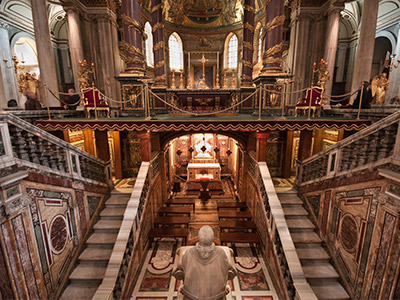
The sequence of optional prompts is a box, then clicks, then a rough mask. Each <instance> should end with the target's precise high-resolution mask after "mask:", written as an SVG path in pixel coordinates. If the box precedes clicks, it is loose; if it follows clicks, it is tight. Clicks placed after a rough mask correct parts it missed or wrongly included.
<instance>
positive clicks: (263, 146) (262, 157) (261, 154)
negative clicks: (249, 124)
mask: <svg viewBox="0 0 400 300" xmlns="http://www.w3.org/2000/svg"><path fill="white" fill-rule="evenodd" d="M268 138H269V132H258V133H257V161H258V162H266V161H267V141H268Z"/></svg>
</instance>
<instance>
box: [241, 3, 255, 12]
mask: <svg viewBox="0 0 400 300" xmlns="http://www.w3.org/2000/svg"><path fill="white" fill-rule="evenodd" d="M243 9H244V10H247V11H252V12H253V13H254V12H255V8H254V7H253V6H250V5H247V4H245V5H243Z"/></svg>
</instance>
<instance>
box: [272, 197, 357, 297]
mask: <svg viewBox="0 0 400 300" xmlns="http://www.w3.org/2000/svg"><path fill="white" fill-rule="evenodd" d="M278 197H279V200H280V201H281V205H282V208H283V212H284V214H285V218H286V223H287V225H288V228H289V231H290V233H291V236H292V239H293V243H294V245H295V247H296V251H297V254H298V256H299V259H300V262H301V265H302V267H303V271H304V275H305V277H306V279H307V281H308V283H309V284H310V286H311V288H312V290H313V291H314V293H315V294H316V296H317V297H318V299H321V300H322V299H324V300H325V299H326V300H339V299H350V296H349V295H348V293H347V292H346V290H345V289H344V288H343V286H342V285H341V283H340V282H339V280H340V276H339V274H338V273H337V271H336V270H335V268H334V267H333V266H332V264H331V263H330V256H329V254H328V253H327V252H326V251H325V249H324V248H323V245H322V240H321V238H320V237H319V236H318V234H317V233H316V227H315V225H314V224H313V223H312V222H311V221H310V219H309V218H308V216H309V214H308V212H307V211H306V210H305V209H304V207H303V202H302V201H301V199H299V198H298V197H297V191H296V190H289V191H285V192H281V193H278Z"/></svg>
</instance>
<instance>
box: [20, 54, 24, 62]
mask: <svg viewBox="0 0 400 300" xmlns="http://www.w3.org/2000/svg"><path fill="white" fill-rule="evenodd" d="M21 60H22V61H23V60H24V53H21Z"/></svg>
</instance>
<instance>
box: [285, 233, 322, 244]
mask: <svg viewBox="0 0 400 300" xmlns="http://www.w3.org/2000/svg"><path fill="white" fill-rule="evenodd" d="M291 236H292V239H293V243H295V244H320V243H321V242H322V240H321V238H320V237H319V236H318V234H316V233H315V232H293V233H292V234H291Z"/></svg>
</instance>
